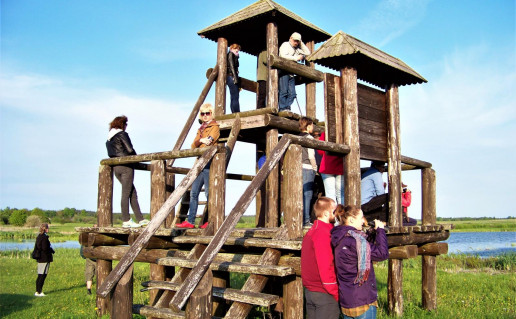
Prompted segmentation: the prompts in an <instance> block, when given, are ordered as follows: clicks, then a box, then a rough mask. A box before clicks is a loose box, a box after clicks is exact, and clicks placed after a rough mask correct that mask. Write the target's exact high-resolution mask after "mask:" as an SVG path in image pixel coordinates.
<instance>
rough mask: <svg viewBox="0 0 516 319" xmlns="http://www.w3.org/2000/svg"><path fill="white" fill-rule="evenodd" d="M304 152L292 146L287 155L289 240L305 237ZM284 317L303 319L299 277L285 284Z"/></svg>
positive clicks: (286, 207)
mask: <svg viewBox="0 0 516 319" xmlns="http://www.w3.org/2000/svg"><path fill="white" fill-rule="evenodd" d="M302 150H303V148H302V147H301V146H299V145H290V146H289V148H288V150H287V152H286V154H285V161H284V163H285V165H284V166H283V168H284V174H285V175H284V182H283V186H284V188H283V193H284V194H286V196H287V197H288V200H284V201H282V203H283V211H284V216H285V218H284V222H285V224H286V226H287V238H288V239H290V240H293V239H298V238H302V237H303V169H302V163H301V162H302ZM283 315H284V318H285V319H297V318H303V282H302V280H301V277H299V276H295V275H292V276H288V277H286V278H285V279H284V283H283Z"/></svg>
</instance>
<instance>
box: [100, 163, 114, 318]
mask: <svg viewBox="0 0 516 319" xmlns="http://www.w3.org/2000/svg"><path fill="white" fill-rule="evenodd" d="M97 224H98V226H99V227H112V226H113V168H112V167H111V166H107V165H101V166H100V168H99V186H98V201H97ZM112 269H113V262H112V261H111V260H102V259H97V287H99V286H100V285H101V284H102V283H103V282H104V281H105V280H106V277H107V276H108V275H109V273H110V272H111V270H112ZM110 307H111V296H106V298H100V297H99V296H98V295H97V314H98V315H99V316H102V315H105V314H108V313H109V312H110V310H111V309H110Z"/></svg>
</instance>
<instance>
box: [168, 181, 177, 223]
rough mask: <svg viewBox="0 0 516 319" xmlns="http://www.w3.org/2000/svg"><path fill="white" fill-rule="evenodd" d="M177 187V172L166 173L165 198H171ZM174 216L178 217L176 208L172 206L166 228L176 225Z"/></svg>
mask: <svg viewBox="0 0 516 319" xmlns="http://www.w3.org/2000/svg"><path fill="white" fill-rule="evenodd" d="M175 189H176V174H171V173H166V174H165V198H169V197H170V195H171V194H172V193H173V192H174V190H175ZM174 218H176V208H175V207H174V208H172V211H171V212H170V214H169V215H168V216H167V219H166V220H165V228H172V227H174V225H173V223H174Z"/></svg>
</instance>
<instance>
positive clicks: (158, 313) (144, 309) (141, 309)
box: [133, 305, 185, 319]
mask: <svg viewBox="0 0 516 319" xmlns="http://www.w3.org/2000/svg"><path fill="white" fill-rule="evenodd" d="M133 313H135V314H139V315H142V316H145V317H152V318H163V319H185V312H184V311H181V312H175V311H172V310H171V309H168V308H158V307H151V306H144V305H134V306H133Z"/></svg>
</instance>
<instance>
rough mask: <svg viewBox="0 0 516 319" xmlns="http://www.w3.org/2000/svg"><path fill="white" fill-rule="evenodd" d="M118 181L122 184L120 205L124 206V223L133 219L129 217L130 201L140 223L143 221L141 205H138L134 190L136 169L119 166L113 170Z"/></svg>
mask: <svg viewBox="0 0 516 319" xmlns="http://www.w3.org/2000/svg"><path fill="white" fill-rule="evenodd" d="M113 171H114V173H115V177H116V179H118V181H119V182H120V184H122V198H121V200H120V201H121V203H120V205H121V206H122V207H121V208H122V220H123V221H124V222H126V221H128V220H129V219H131V216H129V200H130V201H131V208H132V209H133V213H134V217H135V218H136V221H137V222H139V221H140V220H142V219H143V215H142V212H141V211H140V205H139V204H138V194H137V193H136V188H134V184H133V180H134V169H133V168H132V167H129V166H124V165H118V166H115V168H114V169H113Z"/></svg>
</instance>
